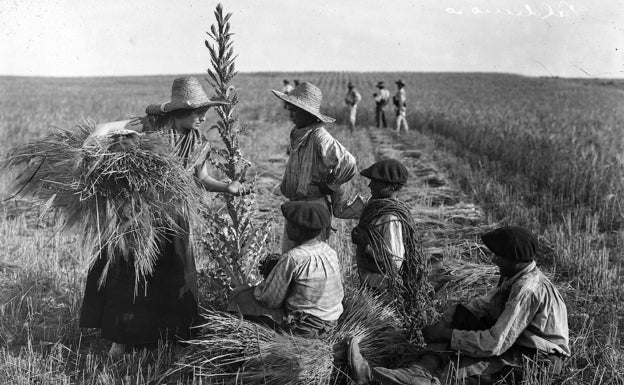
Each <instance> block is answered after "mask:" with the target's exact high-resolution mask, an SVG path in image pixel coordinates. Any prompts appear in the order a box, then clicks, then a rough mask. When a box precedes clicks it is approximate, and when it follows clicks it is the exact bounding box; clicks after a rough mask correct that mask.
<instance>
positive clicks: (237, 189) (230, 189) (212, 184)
mask: <svg viewBox="0 0 624 385" xmlns="http://www.w3.org/2000/svg"><path fill="white" fill-rule="evenodd" d="M196 176H197V179H199V181H200V182H201V184H202V186H204V188H205V189H206V190H208V191H213V192H221V193H228V194H232V195H236V196H238V195H246V194H249V193H250V189H249V187H246V186H243V184H242V183H240V182H239V181H237V180H235V181H232V182H230V183H225V182H220V181H218V180H216V179H215V178H213V177H211V176H210V175H208V170H207V169H206V165H204V166H203V167H202V168H199V169H198V171H197V174H196Z"/></svg>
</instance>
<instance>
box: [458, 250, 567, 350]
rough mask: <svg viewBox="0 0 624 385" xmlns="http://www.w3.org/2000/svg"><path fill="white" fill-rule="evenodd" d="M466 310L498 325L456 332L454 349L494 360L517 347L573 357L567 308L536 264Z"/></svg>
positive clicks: (472, 302)
mask: <svg viewBox="0 0 624 385" xmlns="http://www.w3.org/2000/svg"><path fill="white" fill-rule="evenodd" d="M465 306H466V308H467V309H468V310H470V312H472V313H473V314H474V315H475V316H477V317H479V318H480V317H489V318H490V319H491V320H495V321H496V323H495V324H494V326H492V327H491V328H490V329H487V330H479V331H468V330H457V329H454V330H453V333H452V338H451V348H452V349H455V350H458V351H460V352H462V353H464V354H467V355H470V356H473V357H491V356H499V355H501V354H502V353H504V352H505V351H507V349H509V348H510V347H511V346H512V345H514V344H517V345H519V346H523V347H528V348H536V349H539V350H540V351H542V352H544V353H547V354H552V353H559V354H562V355H565V356H569V355H570V347H569V336H568V313H567V309H566V305H565V303H564V301H563V298H562V297H561V294H560V293H559V291H558V290H557V288H556V287H555V285H553V284H552V282H550V280H549V279H548V278H547V277H546V276H545V275H544V274H543V273H542V272H541V271H540V270H539V269H538V268H537V266H536V265H535V262H532V263H531V264H529V265H528V266H527V267H526V268H524V269H522V271H520V272H518V273H517V274H516V275H514V276H513V277H511V278H509V279H502V280H501V282H500V283H499V285H498V287H497V288H495V289H493V290H492V291H490V292H489V293H488V294H486V295H485V296H484V297H482V298H478V299H475V300H472V301H470V302H469V303H468V304H466V305H465Z"/></svg>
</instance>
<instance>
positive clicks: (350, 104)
mask: <svg viewBox="0 0 624 385" xmlns="http://www.w3.org/2000/svg"><path fill="white" fill-rule="evenodd" d="M347 88H348V90H347V96H345V104H346V105H347V111H348V112H349V130H350V131H351V132H353V130H355V119H356V116H357V105H358V103H359V102H360V100H362V95H360V93H359V92H358V91H357V90H356V89H355V85H354V84H353V83H351V82H349V84H347Z"/></svg>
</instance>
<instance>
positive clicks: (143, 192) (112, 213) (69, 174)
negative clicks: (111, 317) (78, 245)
mask: <svg viewBox="0 0 624 385" xmlns="http://www.w3.org/2000/svg"><path fill="white" fill-rule="evenodd" d="M94 128H95V124H94V123H93V122H85V123H81V124H79V125H77V126H76V127H74V128H71V129H57V130H56V131H54V132H52V133H50V134H49V135H47V136H46V137H44V138H42V139H38V140H34V141H31V142H28V143H26V144H22V145H18V146H16V147H14V148H13V149H11V150H10V151H9V153H8V155H7V157H6V159H5V160H4V162H3V166H4V167H3V168H4V169H5V170H6V169H13V170H14V171H15V172H16V173H17V174H18V175H17V177H16V178H15V181H14V183H13V186H12V189H13V191H14V192H16V193H15V194H22V195H30V196H34V197H35V198H38V200H39V201H40V202H41V203H42V207H41V208H42V211H43V212H44V213H45V212H46V211H48V210H56V211H59V212H60V213H62V214H63V215H62V219H61V221H62V222H61V224H62V226H63V228H64V229H68V228H71V227H77V228H79V229H80V231H81V232H82V233H83V234H84V235H85V237H84V241H85V242H86V243H87V244H93V243H91V242H97V243H96V244H97V245H99V248H96V251H97V254H99V251H102V252H103V254H104V255H106V256H108V261H107V265H106V268H105V271H104V274H103V275H102V277H101V281H100V282H103V281H104V279H105V276H106V271H108V268H109V266H110V265H111V264H115V263H117V262H119V258H124V259H126V260H127V261H130V260H132V261H133V263H134V268H135V272H136V277H137V280H138V279H140V278H143V277H145V276H146V275H148V274H150V273H151V272H152V271H153V268H154V265H155V262H156V258H157V252H158V245H159V243H160V242H161V241H162V240H163V239H165V237H171V236H173V235H181V234H186V233H187V232H188V226H187V224H188V222H189V221H191V220H192V219H193V218H192V217H193V216H194V215H196V213H197V212H198V207H199V198H200V197H201V194H200V192H199V190H198V188H197V187H196V184H195V182H194V180H193V177H192V176H191V175H189V174H188V173H187V172H185V170H184V169H183V168H182V166H181V164H180V162H179V161H178V159H176V158H175V156H173V155H171V151H172V150H171V147H170V145H169V144H168V143H167V141H166V140H164V139H163V138H162V137H161V136H160V135H158V134H151V135H143V136H139V135H137V134H136V133H133V134H132V135H123V134H118V135H113V136H112V137H108V138H105V139H103V140H101V141H92V144H90V145H84V143H85V140H87V138H89V135H90V134H91V133H92V132H93V130H94ZM89 139H92V138H89ZM131 257H133V258H131Z"/></svg>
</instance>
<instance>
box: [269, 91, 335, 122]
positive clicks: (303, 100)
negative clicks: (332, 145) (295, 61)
mask: <svg viewBox="0 0 624 385" xmlns="http://www.w3.org/2000/svg"><path fill="white" fill-rule="evenodd" d="M271 92H273V94H275V96H277V97H278V98H280V99H282V100H283V101H285V102H286V103H290V104H292V105H293V106H296V107H299V108H301V109H302V110H304V111H307V112H309V113H310V114H312V115H314V116H316V117H317V118H318V119H319V120H320V121H321V122H326V123H332V122H335V121H336V119H334V118H330V117H329V116H325V115H323V114H321V112H320V111H319V110H320V107H321V100H323V94H322V93H321V90H320V89H319V88H318V87H317V86H315V85H314V84H312V83H310V82H302V83H300V84H299V85H298V86H297V87H295V89H294V90H292V91H290V93H289V94H288V95H286V94H285V93H283V92H280V91H276V90H271Z"/></svg>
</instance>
